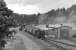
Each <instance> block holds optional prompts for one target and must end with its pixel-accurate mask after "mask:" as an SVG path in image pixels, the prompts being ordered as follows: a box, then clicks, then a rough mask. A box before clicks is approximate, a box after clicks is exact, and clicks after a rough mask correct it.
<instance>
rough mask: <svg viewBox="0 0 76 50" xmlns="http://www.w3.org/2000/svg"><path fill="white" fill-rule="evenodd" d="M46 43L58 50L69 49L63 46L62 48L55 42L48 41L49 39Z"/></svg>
mask: <svg viewBox="0 0 76 50" xmlns="http://www.w3.org/2000/svg"><path fill="white" fill-rule="evenodd" d="M44 41H45V42H47V43H49V44H50V45H52V46H54V47H56V48H57V49H59V50H67V49H66V48H64V47H63V46H60V45H58V44H56V43H54V42H53V41H49V40H47V39H45V40H44Z"/></svg>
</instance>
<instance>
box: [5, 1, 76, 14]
mask: <svg viewBox="0 0 76 50" xmlns="http://www.w3.org/2000/svg"><path fill="white" fill-rule="evenodd" d="M5 2H6V4H7V7H8V8H9V9H11V10H13V12H15V13H19V14H34V13H35V14H37V13H46V12H48V11H50V10H51V9H58V8H68V7H70V6H72V5H73V4H76V0H5Z"/></svg>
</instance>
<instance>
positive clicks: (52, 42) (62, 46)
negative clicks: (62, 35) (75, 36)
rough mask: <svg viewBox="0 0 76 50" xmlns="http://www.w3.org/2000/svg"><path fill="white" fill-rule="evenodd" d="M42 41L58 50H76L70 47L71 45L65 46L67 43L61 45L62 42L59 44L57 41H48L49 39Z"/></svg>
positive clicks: (75, 47)
mask: <svg viewBox="0 0 76 50" xmlns="http://www.w3.org/2000/svg"><path fill="white" fill-rule="evenodd" d="M44 41H46V42H48V43H49V44H53V45H54V46H56V47H57V48H59V49H60V50H72V49H73V48H74V49H75V50H76V46H75V45H72V44H67V43H63V42H59V41H55V40H50V39H45V40H44Z"/></svg>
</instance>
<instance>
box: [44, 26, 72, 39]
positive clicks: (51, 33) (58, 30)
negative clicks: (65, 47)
mask: <svg viewBox="0 0 76 50" xmlns="http://www.w3.org/2000/svg"><path fill="white" fill-rule="evenodd" d="M71 29H72V27H70V26H60V27H52V29H49V30H46V31H45V32H46V35H47V37H49V38H56V39H69V37H70V33H71Z"/></svg>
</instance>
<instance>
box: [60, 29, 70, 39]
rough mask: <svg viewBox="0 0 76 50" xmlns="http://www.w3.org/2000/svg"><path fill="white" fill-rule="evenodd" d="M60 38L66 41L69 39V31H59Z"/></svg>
mask: <svg viewBox="0 0 76 50" xmlns="http://www.w3.org/2000/svg"><path fill="white" fill-rule="evenodd" d="M60 38H61V39H68V38H69V30H68V29H61V30H60Z"/></svg>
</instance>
